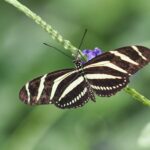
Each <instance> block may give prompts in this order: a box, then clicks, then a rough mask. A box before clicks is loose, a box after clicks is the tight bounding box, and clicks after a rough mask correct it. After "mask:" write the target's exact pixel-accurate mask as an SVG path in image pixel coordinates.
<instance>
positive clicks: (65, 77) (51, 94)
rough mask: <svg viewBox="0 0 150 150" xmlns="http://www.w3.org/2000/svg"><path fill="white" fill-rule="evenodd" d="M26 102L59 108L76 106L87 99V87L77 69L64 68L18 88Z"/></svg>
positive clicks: (21, 97) (82, 103) (81, 104)
mask: <svg viewBox="0 0 150 150" xmlns="http://www.w3.org/2000/svg"><path fill="white" fill-rule="evenodd" d="M19 97H20V99H21V100H22V101H23V102H25V103H26V104H30V105H39V104H55V105H56V106H57V107H60V108H76V107H80V106H83V105H84V104H85V103H86V102H87V101H88V92H87V87H86V86H85V81H84V78H83V77H82V76H80V75H79V74H78V71H77V70H74V69H65V70H60V71H56V72H52V73H49V74H46V75H44V76H40V77H38V78H36V79H34V80H32V81H30V82H28V83H26V85H25V86H23V88H22V89H21V90H20V93H19Z"/></svg>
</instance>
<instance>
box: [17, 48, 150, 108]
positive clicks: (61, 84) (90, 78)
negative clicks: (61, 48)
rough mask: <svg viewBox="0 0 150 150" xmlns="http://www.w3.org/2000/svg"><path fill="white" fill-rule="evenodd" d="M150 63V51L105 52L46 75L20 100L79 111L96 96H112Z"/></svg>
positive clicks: (23, 92) (24, 91)
mask: <svg viewBox="0 0 150 150" xmlns="http://www.w3.org/2000/svg"><path fill="white" fill-rule="evenodd" d="M149 62H150V49H149V48H146V47H143V46H128V47H122V48H118V49H116V50H114V51H109V52H105V53H103V54H101V55H99V56H97V57H95V58H93V59H92V60H90V61H88V62H86V63H85V64H83V63H82V62H81V60H79V59H77V60H76V61H75V66H76V67H75V68H73V69H72V68H71V69H63V70H59V71H55V72H51V73H48V74H45V75H44V76H40V77H38V78H36V79H34V80H32V81H29V82H28V83H26V85H25V86H23V88H22V89H21V90H20V93H19V97H20V99H21V100H22V101H23V102H24V103H26V104H30V105H40V104H54V105H56V106H57V107H59V108H77V107H81V106H83V105H84V104H85V103H87V102H88V101H89V100H90V99H91V100H93V101H95V95H98V96H102V97H105V96H107V97H108V96H112V95H114V94H116V93H117V92H118V91H120V90H121V89H123V88H124V87H125V86H126V85H127V84H128V83H129V77H130V76H131V75H133V74H134V73H136V72H137V71H138V70H139V69H140V68H142V67H143V66H145V65H146V64H148V63H149Z"/></svg>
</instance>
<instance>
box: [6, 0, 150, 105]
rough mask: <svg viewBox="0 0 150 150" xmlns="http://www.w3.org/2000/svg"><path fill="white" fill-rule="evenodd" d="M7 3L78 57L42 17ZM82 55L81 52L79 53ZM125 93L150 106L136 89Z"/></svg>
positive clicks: (19, 6)
mask: <svg viewBox="0 0 150 150" xmlns="http://www.w3.org/2000/svg"><path fill="white" fill-rule="evenodd" d="M5 1H6V2H8V3H10V4H11V5H13V6H14V7H16V8H17V9H19V10H20V11H22V12H23V13H25V14H26V15H27V16H28V17H29V18H31V19H32V20H33V21H34V22H36V23H37V24H38V25H40V26H41V27H42V28H43V29H44V30H45V31H46V32H47V33H49V34H50V35H51V37H52V38H53V39H54V40H56V41H57V42H59V43H60V44H61V45H62V46H63V47H64V48H65V49H68V50H70V51H71V53H72V54H73V55H74V56H76V54H77V52H78V48H76V47H75V46H73V45H72V44H71V42H70V41H68V40H65V39H64V38H63V37H62V36H61V35H60V34H59V33H58V32H57V31H56V30H54V29H53V28H52V27H51V26H50V25H49V24H47V23H46V22H45V21H44V20H43V19H42V18H41V17H39V16H38V15H36V14H35V13H34V12H32V11H31V10H30V9H29V8H27V7H26V6H24V5H23V4H21V3H20V2H18V1H17V0H5ZM79 52H80V54H81V55H82V53H81V51H79ZM124 91H125V92H126V93H128V94H130V95H131V96H132V97H133V98H135V99H136V100H138V101H140V102H142V103H143V104H145V105H147V106H150V100H149V99H147V98H145V97H144V96H143V95H141V94H140V93H138V92H137V91H136V90H135V89H132V88H129V87H126V88H125V89H124Z"/></svg>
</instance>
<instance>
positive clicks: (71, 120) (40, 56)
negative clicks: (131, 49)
mask: <svg viewBox="0 0 150 150" xmlns="http://www.w3.org/2000/svg"><path fill="white" fill-rule="evenodd" d="M20 1H21V0H20ZM21 2H22V3H23V4H25V5H26V6H28V7H29V8H30V9H31V10H32V11H35V12H36V13H37V14H39V15H40V16H41V17H42V18H43V19H44V20H46V21H47V22H48V23H49V24H51V25H52V26H53V27H54V28H55V29H57V30H58V31H59V32H60V33H61V34H62V35H63V36H64V37H65V38H66V39H69V40H70V41H71V42H72V43H73V44H74V45H75V46H78V45H79V43H80V40H81V37H82V35H83V32H84V29H85V28H87V29H88V34H87V35H86V38H85V40H84V43H83V45H82V49H86V48H88V49H93V48H95V47H99V48H101V49H103V50H104V51H107V50H111V49H114V48H118V47H122V46H126V45H133V44H137V45H144V46H147V47H150V1H148V0H82V1H81V0H61V1H60V0H41V1H40V0H32V1H31V0H30V1H29V0H28V1H27V0H26V1H25V0H22V1H21ZM43 42H46V43H50V44H51V45H54V46H55V47H58V48H60V49H62V50H64V49H63V48H62V47H61V45H59V44H58V43H56V42H55V41H53V40H52V38H51V37H50V36H49V35H48V34H47V33H46V32H45V31H43V30H42V29H41V28H40V27H39V26H37V25H36V24H35V23H34V22H33V21H32V20H30V19H29V18H28V17H26V16H25V15H24V14H23V13H22V12H20V11H18V10H17V9H16V8H14V7H13V6H11V5H9V4H7V3H5V2H4V1H2V0H1V1H0V118H1V120H0V150H35V149H36V150H120V149H121V150H127V149H128V150H145V149H150V143H149V144H148V145H144V144H140V142H139V138H140V135H141V132H142V130H143V128H144V126H145V125H146V124H147V123H148V122H150V108H148V107H146V106H144V105H143V104H141V103H139V102H137V101H135V100H134V99H133V98H132V97H131V96H130V95H128V94H126V93H125V92H124V91H123V90H122V91H121V92H119V93H118V94H116V95H115V96H113V97H110V98H102V97H97V102H96V103H93V102H91V101H90V102H89V103H88V104H86V105H85V106H84V107H82V108H80V109H73V110H60V109H58V108H56V107H55V106H53V105H45V106H35V107H31V106H27V105H25V104H23V103H22V102H21V101H20V100H19V98H18V92H19V90H20V88H21V87H22V86H23V85H24V84H25V83H26V82H27V81H28V80H31V79H33V78H35V77H37V76H39V75H42V74H45V73H47V72H51V71H54V70H58V69H62V68H69V67H73V63H72V62H71V61H70V60H69V59H68V58H66V57H65V56H63V55H62V54H60V53H58V52H57V51H55V50H53V49H50V48H49V47H46V46H45V45H43V44H42V43H43ZM64 51H65V50H64ZM67 53H68V52H67ZM68 54H70V53H68ZM129 85H130V87H133V88H135V89H136V90H138V91H139V92H141V93H142V94H143V95H145V96H146V97H149V98H150V65H148V66H146V67H145V68H144V69H142V70H141V71H140V72H138V73H137V74H136V75H134V76H133V77H132V78H131V83H130V84H129ZM148 135H149V138H150V131H149V133H148Z"/></svg>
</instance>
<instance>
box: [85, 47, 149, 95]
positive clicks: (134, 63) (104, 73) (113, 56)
mask: <svg viewBox="0 0 150 150" xmlns="http://www.w3.org/2000/svg"><path fill="white" fill-rule="evenodd" d="M149 62H150V49H148V48H145V47H142V46H131V47H122V48H119V49H116V50H114V51H109V52H106V53H103V54H102V55H99V56H97V57H96V58H94V59H92V60H91V61H89V62H87V63H86V64H85V65H84V72H85V77H86V78H87V80H88V81H89V83H90V85H91V88H92V89H93V90H94V91H95V93H96V94H97V95H99V96H111V95H114V94H115V93H116V92H118V91H120V90H121V89H122V88H123V87H125V86H126V85H127V84H128V83H129V77H130V76H131V75H132V74H134V73H136V72H137V71H138V70H139V69H140V68H142V67H143V66H145V65H146V64H148V63H149Z"/></svg>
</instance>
